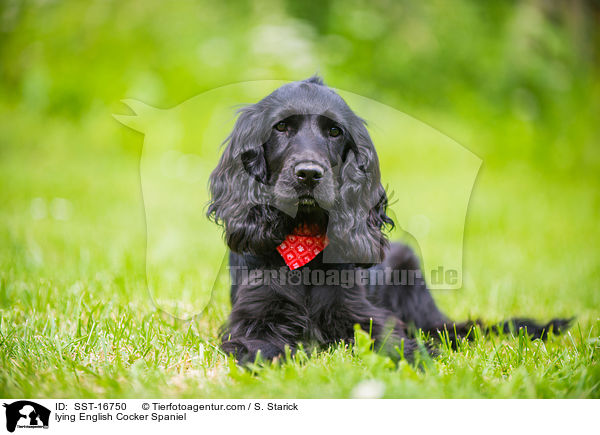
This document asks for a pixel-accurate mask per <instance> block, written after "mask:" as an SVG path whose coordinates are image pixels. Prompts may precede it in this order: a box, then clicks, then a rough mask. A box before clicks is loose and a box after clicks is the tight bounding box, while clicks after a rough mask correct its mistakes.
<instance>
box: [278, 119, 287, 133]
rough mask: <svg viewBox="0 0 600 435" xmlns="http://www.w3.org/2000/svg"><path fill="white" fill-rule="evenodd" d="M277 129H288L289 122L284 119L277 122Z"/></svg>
mask: <svg viewBox="0 0 600 435" xmlns="http://www.w3.org/2000/svg"><path fill="white" fill-rule="evenodd" d="M275 130H277V131H286V130H287V124H286V123H285V122H283V121H281V122H278V123H277V124H275Z"/></svg>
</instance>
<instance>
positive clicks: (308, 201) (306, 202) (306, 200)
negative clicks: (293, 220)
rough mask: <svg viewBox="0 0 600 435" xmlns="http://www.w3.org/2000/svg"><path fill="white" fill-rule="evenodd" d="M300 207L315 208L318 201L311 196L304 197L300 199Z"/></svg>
mask: <svg viewBox="0 0 600 435" xmlns="http://www.w3.org/2000/svg"><path fill="white" fill-rule="evenodd" d="M298 205H299V206H303V207H314V206H316V205H317V201H316V200H315V198H313V197H312V196H310V195H302V196H301V197H299V198H298Z"/></svg>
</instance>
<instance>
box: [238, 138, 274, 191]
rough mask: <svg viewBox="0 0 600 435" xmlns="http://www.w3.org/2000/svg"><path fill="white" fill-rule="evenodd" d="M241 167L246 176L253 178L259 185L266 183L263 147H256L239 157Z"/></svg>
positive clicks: (265, 163)
mask: <svg viewBox="0 0 600 435" xmlns="http://www.w3.org/2000/svg"><path fill="white" fill-rule="evenodd" d="M241 159H242V165H243V166H244V170H245V171H246V173H247V174H248V175H250V176H251V177H254V178H255V179H256V181H258V182H260V183H266V182H267V176H268V174H267V161H266V160H265V149H264V147H263V146H262V145H261V146H258V147H256V148H253V149H251V150H248V151H244V152H243V153H242V155H241Z"/></svg>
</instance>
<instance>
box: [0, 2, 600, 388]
mask: <svg viewBox="0 0 600 435" xmlns="http://www.w3.org/2000/svg"><path fill="white" fill-rule="evenodd" d="M599 24H600V2H598V1H592V0H589V1H583V0H579V1H556V2H549V1H489V2H481V1H475V0H473V1H469V0H463V1H455V2H444V1H439V0H436V1H431V2H418V1H391V0H390V1H382V0H379V1H373V2H367V1H354V0H353V1H342V0H320V1H315V0H310V1H305V2H297V1H292V0H277V1H256V2H255V1H246V2H245V1H232V2H193V1H185V0H182V1H177V2H164V1H154V0H131V1H111V0H95V1H75V0H71V1H53V0H43V1H41V0H40V1H19V0H3V1H2V2H0V290H1V291H0V302H1V304H2V305H1V307H2V316H3V317H2V319H3V322H4V323H3V326H2V327H3V328H5V329H3V331H4V332H3V336H4V337H6V336H7V335H6V334H7V331H8V330H7V329H6V328H9V330H10V328H11V327H13V328H16V329H17V330H19V328H21V327H23V328H25V329H26V327H25V326H23V325H26V324H27V319H30V320H31V319H33V318H35V316H40V318H39V321H40V322H42V321H43V319H53V318H54V319H57V320H56V322H57V326H56V330H57V331H62V332H61V333H63V334H66V335H69V334H72V333H74V332H73V329H72V328H71V327H70V326H68V320H69V319H74V318H75V317H77V316H78V315H79V314H77V313H79V312H78V311H77V310H75V309H74V308H73V307H72V305H73V304H75V305H77V301H79V304H80V305H79V307H80V308H81V306H82V305H81V304H82V303H83V302H81V301H84V300H87V299H86V298H87V297H89V299H90V301H91V300H96V301H98V300H99V301H103V302H104V303H107V304H108V303H109V301H113V300H116V301H120V302H118V303H120V304H121V305H120V306H122V307H123V306H126V304H128V303H132V301H136V300H138V301H139V300H142V299H143V298H144V296H145V295H146V293H145V278H144V276H145V275H144V273H145V271H144V253H145V226H144V210H143V203H142V198H141V194H140V180H139V157H140V152H141V148H142V142H143V137H142V135H141V134H139V133H136V132H134V131H132V130H129V129H127V128H125V127H123V126H122V125H120V124H119V123H118V122H117V121H115V120H114V119H113V118H112V117H111V114H113V113H128V109H127V108H126V107H125V106H124V105H123V104H122V103H121V102H120V100H121V99H123V98H135V99H138V100H141V101H144V102H145V103H147V104H149V105H152V106H155V107H160V108H168V107H172V106H175V105H177V104H179V103H181V102H182V101H184V100H186V99H188V98H191V97H193V96H195V95H197V94H199V93H201V92H203V91H206V90H209V89H212V88H215V87H218V86H222V85H226V84H230V83H235V82H241V81H250V80H265V79H273V80H298V79H303V78H306V77H308V76H310V75H312V74H314V73H315V72H317V73H319V74H321V75H322V76H323V77H324V78H325V81H326V83H327V84H328V85H330V86H333V87H336V88H340V89H345V90H348V91H351V92H354V93H356V94H359V95H362V96H365V97H368V98H371V99H374V100H377V101H380V102H382V103H385V104H387V105H389V106H392V107H394V108H396V109H398V110H401V111H403V112H406V113H408V114H409V115H412V116H414V117H416V118H417V119H420V120H422V121H424V122H425V123H427V124H429V125H431V126H432V127H434V128H436V129H438V130H439V131H441V132H443V133H444V134H446V135H448V136H449V137H451V138H453V139H454V140H456V141H457V142H458V143H460V144H462V145H463V146H465V147H467V148H468V149H470V150H471V151H473V152H474V153H475V154H476V155H478V156H479V157H481V159H482V160H483V167H482V170H481V172H480V174H479V178H478V181H477V184H476V187H475V190H474V195H473V197H472V199H471V204H470V211H469V214H468V217H467V226H466V233H465V260H464V261H465V263H464V266H465V288H464V289H463V290H462V291H461V293H460V294H457V292H440V293H439V294H437V295H436V298H437V299H438V301H439V302H440V304H441V305H442V307H443V309H444V310H445V311H446V312H448V314H450V315H451V316H452V317H456V318H465V317H467V316H469V315H474V316H481V317H485V318H490V319H494V320H497V319H500V318H503V317H506V316H508V315H513V314H529V315H532V316H534V317H550V316H556V315H563V316H570V315H577V316H578V319H579V320H580V321H581V322H582V324H583V325H584V326H585V327H590V325H592V324H593V322H595V321H596V320H597V319H598V314H599V311H598V307H599V306H600V295H599V292H598V285H599V283H600V255H599V254H598V252H597V247H598V245H599V243H600V229H599V225H598V223H599V221H600V195H599V191H598V189H599V187H600V177H598V173H599V172H600V128H599V122H598V121H599V120H600V25H599ZM215 146H217V144H215ZM381 159H382V161H385V155H383V156H381ZM207 255H210V249H208V250H207ZM86 292H87V293H86ZM84 293H85V294H88V296H85V297H84ZM221 293H222V295H220V296H219V297H218V301H217V302H218V303H217V304H215V306H214V307H213V308H212V310H213V311H211V313H209V314H210V316H209V317H208V321H207V323H201V324H200V326H198V331H197V333H198V334H200V335H202V336H204V337H213V338H214V337H215V336H216V328H217V327H218V324H219V323H221V322H222V321H223V320H224V318H225V315H226V313H227V310H228V308H227V302H226V301H227V295H226V289H225V288H223V291H222V292H221ZM219 301H220V302H219ZM90 303H91V302H90ZM145 309H146V310H151V308H148V307H146V308H145ZM73 310H75V311H73ZM90 315H91V314H90ZM106 315H110V314H106ZM61 316H63V317H64V322H67V323H64V322H63V324H62V326H60V325H61V324H60V321H59V320H58V319H60V318H61ZM91 316H92V317H93V315H91ZM32 321H33V320H32ZM7 325H8V326H7ZM65 325H66V326H65ZM61 328H62V329H61ZM34 329H35V328H34ZM21 330H22V328H21ZM56 330H53V329H52V328H50V329H49V330H46V329H43V332H39V334H40V335H42V336H44V335H45V334H47V333H50V332H51V331H54V332H56ZM17 335H18V334H17ZM34 335H35V333H34ZM596 335H597V333H596ZM3 343H4V344H6V342H3ZM11 352H12V353H8V354H5V355H4V358H8V359H6V360H5V361H8V360H9V359H10V360H11V361H13V362H14V361H20V362H21V363H23V364H24V365H27V364H30V365H31V366H32V367H34V366H36V364H37V367H42V368H43V367H45V366H46V365H47V364H48V362H47V361H44V360H36V359H35V358H36V357H34V356H31V355H29V356H27V354H26V353H23V352H25V351H24V350H21V351H19V350H18V346H17V348H15V349H13V350H12V351H11ZM27 358H30V360H27ZM32 358H33V359H32ZM26 360H27V361H28V362H27V363H25V362H24V361H26ZM7 370H8V369H7ZM596 374H598V373H597V372H596ZM3 375H4V377H3V378H2V381H3V382H2V386H3V388H4V389H5V392H6V391H9V392H12V393H10V394H15V391H27V389H26V387H25V386H24V385H28V381H27V380H25V379H22V380H21V381H20V383H19V382H16V383H14V384H13V383H11V382H12V381H11V379H12V380H14V379H13V378H12V376H15V375H13V374H11V375H9V374H8V372H6V371H4V372H3ZM15 385H17V386H15ZM65 385H66V384H65ZM64 388H65V391H70V390H68V387H67V386H65V387H64ZM93 390H94V389H93V388H91V389H90V390H89V391H93ZM317 390H318V389H317ZM317 390H315V391H317ZM37 391H41V394H50V395H51V394H52V391H53V390H52V387H51V386H50V384H48V385H47V389H46V390H44V389H41V390H37ZM58 391H60V389H59V390H58ZM86 391H87V390H86ZM432 391H435V389H434V390H432ZM115 394H116V393H115ZM258 394H260V392H259V393H258ZM440 394H441V393H440ZM549 394H550V395H551V394H552V393H549ZM322 395H327V394H326V393H323V394H322Z"/></svg>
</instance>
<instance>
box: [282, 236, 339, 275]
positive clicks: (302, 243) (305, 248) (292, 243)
mask: <svg viewBox="0 0 600 435" xmlns="http://www.w3.org/2000/svg"><path fill="white" fill-rule="evenodd" d="M315 230H316V231H315ZM328 243H329V239H327V235H325V234H319V233H318V228H309V227H307V226H306V225H304V226H303V227H298V228H296V229H295V230H294V231H293V232H292V234H290V235H289V236H287V237H286V239H285V240H284V241H283V243H282V244H281V245H279V246H278V247H277V252H279V254H280V255H281V256H282V257H283V260H284V261H285V264H287V265H288V267H289V268H290V270H296V269H298V268H299V267H302V266H304V265H305V264H307V263H308V262H310V261H311V260H313V259H314V258H315V257H316V256H317V255H318V254H319V252H321V251H322V250H323V249H325V247H326V246H327V244H328Z"/></svg>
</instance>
